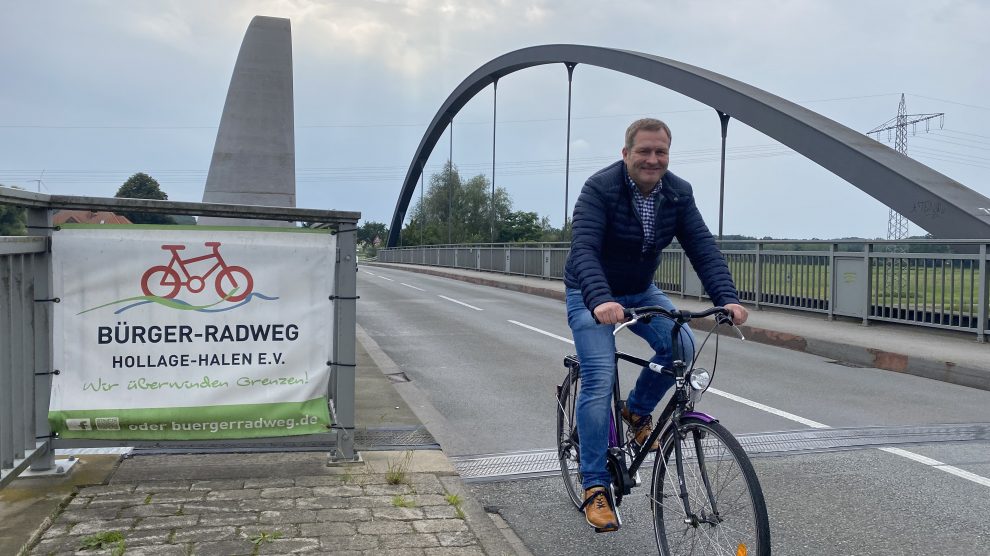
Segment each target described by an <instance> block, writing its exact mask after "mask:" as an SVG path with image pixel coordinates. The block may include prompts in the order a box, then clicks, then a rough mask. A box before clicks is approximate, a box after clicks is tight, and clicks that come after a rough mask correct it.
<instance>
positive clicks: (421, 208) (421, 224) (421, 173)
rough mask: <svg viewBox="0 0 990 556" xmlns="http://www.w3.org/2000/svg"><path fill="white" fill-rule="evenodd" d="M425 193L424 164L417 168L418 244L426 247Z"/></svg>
mask: <svg viewBox="0 0 990 556" xmlns="http://www.w3.org/2000/svg"><path fill="white" fill-rule="evenodd" d="M425 192H426V163H425V162H424V163H422V164H421V165H420V168H419V218H420V222H419V244H420V245H426V236H425V235H424V234H425V233H426V205H425V204H424V202H423V196H424V195H425Z"/></svg>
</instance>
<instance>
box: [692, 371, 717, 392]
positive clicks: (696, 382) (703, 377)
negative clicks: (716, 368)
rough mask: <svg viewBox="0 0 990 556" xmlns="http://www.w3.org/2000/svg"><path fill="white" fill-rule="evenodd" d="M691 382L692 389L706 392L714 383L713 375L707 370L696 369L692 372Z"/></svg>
mask: <svg viewBox="0 0 990 556" xmlns="http://www.w3.org/2000/svg"><path fill="white" fill-rule="evenodd" d="M689 382H690V383H691V389H693V390H698V391H700V392H704V391H705V390H707V389H708V385H709V384H711V383H712V374H711V373H709V372H708V371H707V370H705V369H694V370H693V371H691V378H690V379H689Z"/></svg>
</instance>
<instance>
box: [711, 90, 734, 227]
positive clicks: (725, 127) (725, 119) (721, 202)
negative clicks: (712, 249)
mask: <svg viewBox="0 0 990 556" xmlns="http://www.w3.org/2000/svg"><path fill="white" fill-rule="evenodd" d="M715 113H717V114H718V119H719V121H720V122H721V123H722V165H721V172H720V174H719V179H718V244H719V245H720V246H721V245H722V215H723V210H724V207H725V138H726V135H728V132H729V118H730V117H731V116H729V115H728V114H726V113H725V112H722V111H721V110H715Z"/></svg>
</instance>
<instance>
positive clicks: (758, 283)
mask: <svg viewBox="0 0 990 556" xmlns="http://www.w3.org/2000/svg"><path fill="white" fill-rule="evenodd" d="M762 267H763V244H762V243H760V242H759V241H757V242H756V275H755V276H754V277H753V280H754V281H755V286H754V287H753V289H754V290H755V291H754V292H753V293H754V295H756V308H757V309H762V307H760V301H761V300H762V299H763V271H762Z"/></svg>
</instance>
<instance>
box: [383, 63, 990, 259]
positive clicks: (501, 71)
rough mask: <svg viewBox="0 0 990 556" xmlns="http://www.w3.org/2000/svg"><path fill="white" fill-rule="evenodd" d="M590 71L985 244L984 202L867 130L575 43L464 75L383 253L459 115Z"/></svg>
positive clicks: (433, 127)
mask: <svg viewBox="0 0 990 556" xmlns="http://www.w3.org/2000/svg"><path fill="white" fill-rule="evenodd" d="M556 63H572V64H588V65H591V66H597V67H601V68H605V69H610V70H614V71H618V72H620V73H624V74H626V75H631V76H634V77H639V78H640V79H644V80H646V81H650V82H652V83H655V84H657V85H660V86H662V87H665V88H667V89H670V90H672V91H676V92H678V93H681V94H683V95H685V96H688V97H691V98H693V99H695V100H697V101H700V102H702V103H704V104H706V105H708V106H711V107H712V108H714V109H716V110H718V111H720V112H723V113H725V114H728V115H729V116H731V117H733V118H735V119H737V120H739V121H741V122H743V123H745V124H746V125H748V126H750V127H752V128H753V129H756V130H759V131H761V132H763V133H764V134H766V135H767V136H769V137H772V138H773V139H776V140H777V141H779V142H781V143H783V144H784V145H787V146H788V147H790V148H791V149H794V150H795V151H797V152H798V153H801V154H802V155H804V156H805V157H806V158H808V159H810V160H812V161H814V162H816V163H818V164H819V165H820V166H822V167H824V168H825V169H827V170H829V171H831V172H832V173H833V174H835V175H837V176H839V177H841V178H843V179H844V180H846V181H848V182H849V183H851V184H852V185H854V186H856V187H858V188H859V189H861V190H862V191H864V192H866V193H867V194H869V195H870V196H872V197H873V198H875V199H877V200H878V201H880V202H881V203H883V204H885V205H887V206H888V207H891V208H893V209H894V210H896V211H897V212H899V213H901V214H903V215H904V216H905V217H907V218H908V219H909V220H911V221H912V222H914V223H915V224H917V225H918V226H921V227H922V228H924V229H925V230H927V231H928V232H930V233H931V234H933V235H935V236H936V237H938V238H944V239H950V238H965V239H986V238H990V199H987V198H986V197H984V196H983V195H981V194H979V193H977V192H976V191H973V190H972V189H969V188H967V187H966V186H964V185H962V184H961V183H959V182H957V181H955V180H953V179H951V178H949V177H948V176H945V175H943V174H941V173H939V172H936V171H935V170H932V169H931V168H929V167H928V166H925V165H924V164H921V163H920V162H917V161H915V160H913V159H911V158H909V157H907V156H904V155H902V154H900V153H898V152H897V151H895V150H893V149H891V148H889V147H887V146H886V145H884V144H882V143H879V142H877V141H874V140H873V139H871V138H869V137H868V136H866V135H865V134H863V133H860V132H858V131H855V130H853V129H850V128H848V127H846V126H844V125H842V124H840V123H838V122H836V121H833V120H831V119H829V118H826V117H825V116H822V115H821V114H818V113H816V112H812V111H811V110H808V109H806V108H803V107H801V106H798V105H797V104H794V103H793V102H790V101H788V100H785V99H783V98H780V97H778V96H776V95H773V94H771V93H768V92H766V91H764V90H762V89H758V88H756V87H753V86H751V85H747V84H746V83H743V82H741V81H737V80H735V79H732V78H729V77H726V76H724V75H720V74H718V73H715V72H712V71H708V70H705V69H702V68H699V67H696V66H692V65H689V64H684V63H682V62H678V61H676V60H671V59H668V58H661V57H659V56H653V55H650V54H644V53H642V52H633V51H629V50H619V49H614V48H603V47H597V46H584V45H573V44H557V45H544V46H533V47H529V48H523V49H521V50H516V51H513V52H509V53H508V54H504V55H502V56H499V57H498V58H495V59H493V60H492V61H490V62H488V63H487V64H485V65H483V66H481V67H480V68H478V69H477V70H475V71H474V73H472V74H471V75H469V76H468V77H467V78H466V79H465V80H464V81H462V82H461V84H460V85H458V86H457V88H456V89H454V92H452V93H451V94H450V96H448V97H447V100H446V101H444V103H443V105H442V106H441V107H440V110H439V111H437V114H436V116H434V118H433V121H432V122H430V126H429V128H427V130H426V133H425V134H424V135H423V139H422V140H421V141H420V143H419V147H418V148H417V149H416V154H415V156H414V157H413V159H412V162H411V163H410V165H409V170H408V171H407V172H406V179H405V181H404V182H403V184H402V190H401V191H400V193H399V199H398V202H397V203H396V205H395V212H394V213H393V215H392V225H391V228H390V229H389V236H388V246H389V247H395V246H396V244H397V243H398V240H399V234H400V233H401V228H402V222H403V220H405V216H406V210H407V209H408V208H409V201H410V200H411V199H412V196H413V193H414V192H415V190H416V182H417V181H418V180H419V177H420V174H421V173H422V171H423V167H424V166H425V165H426V161H427V160H428V159H429V157H430V154H431V153H432V152H433V148H434V147H435V146H436V144H437V142H438V141H439V140H440V136H441V135H442V134H443V132H444V131H445V129H446V128H447V126H448V125H449V124H450V122H451V121H452V120H453V117H454V115H455V114H457V112H459V111H460V110H461V108H463V107H464V105H465V104H467V102H468V101H469V100H471V99H472V98H473V97H474V96H475V95H476V94H478V93H479V92H480V91H481V90H483V89H484V88H486V87H487V86H488V85H489V84H491V83H493V82H495V81H497V80H498V79H500V78H502V77H504V76H506V75H509V74H511V73H515V72H517V71H519V70H522V69H526V68H529V67H533V66H539V65H546V64H556Z"/></svg>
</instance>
